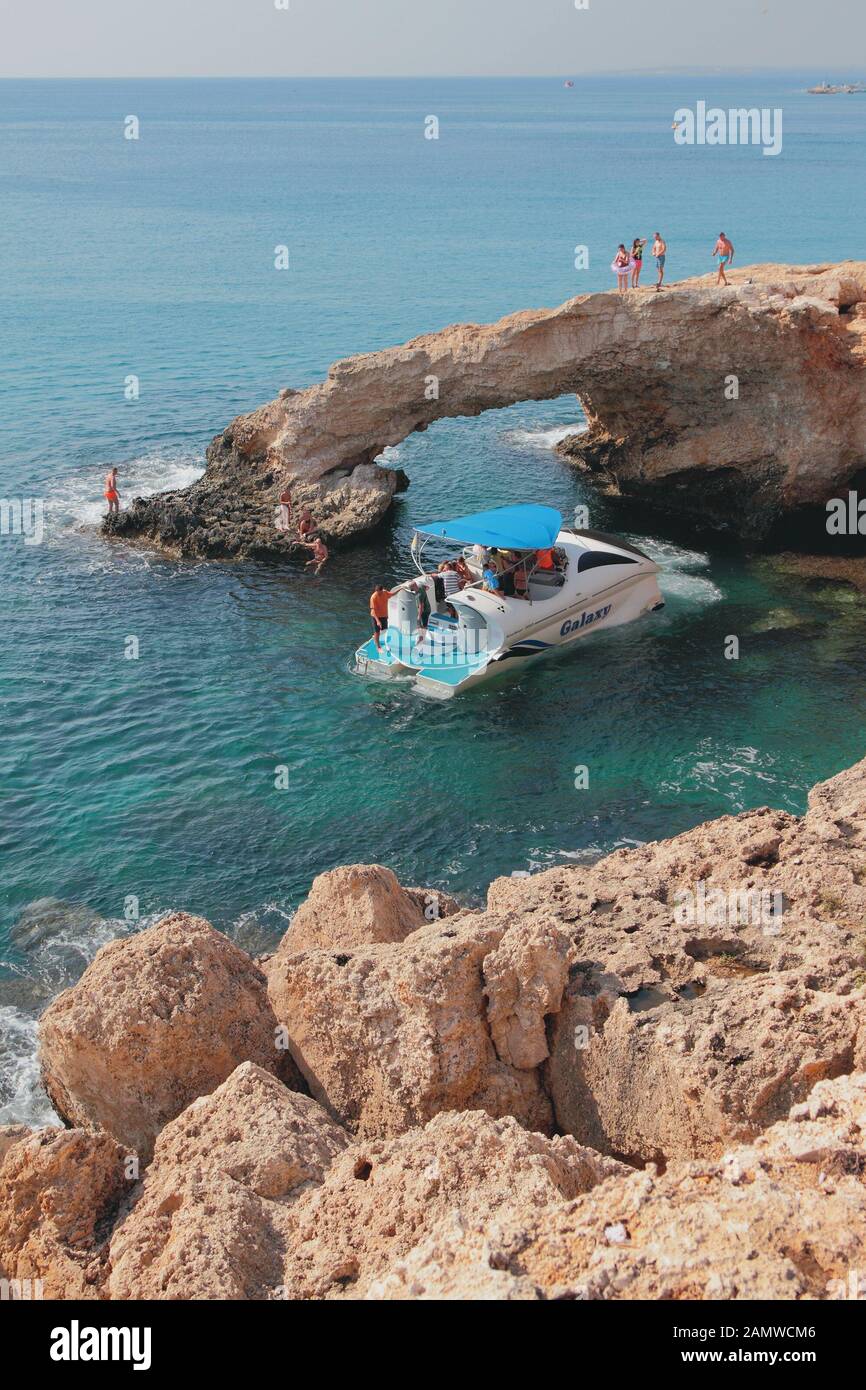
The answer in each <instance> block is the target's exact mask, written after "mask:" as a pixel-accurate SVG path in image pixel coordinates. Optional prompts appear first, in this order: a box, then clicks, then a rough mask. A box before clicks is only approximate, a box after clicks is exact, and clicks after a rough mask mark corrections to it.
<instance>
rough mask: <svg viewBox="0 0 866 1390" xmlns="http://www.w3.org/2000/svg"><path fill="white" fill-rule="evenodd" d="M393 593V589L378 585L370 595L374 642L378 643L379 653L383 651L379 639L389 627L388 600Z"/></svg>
mask: <svg viewBox="0 0 866 1390" xmlns="http://www.w3.org/2000/svg"><path fill="white" fill-rule="evenodd" d="M393 592H394V590H393V589H386V588H385V585H384V584H377V585H376V587H375V589H374V590H373V592H372V594H371V595H370V619H371V621H372V623H373V641H374V642H375V643H376V650H377V651H381V649H382V644H381V642H380V640H379V639H380V637H381V635H382V633H383V632H384V631H385V629H386V627H387V626H388V600H389V598H390V597H391V595H392V593H393Z"/></svg>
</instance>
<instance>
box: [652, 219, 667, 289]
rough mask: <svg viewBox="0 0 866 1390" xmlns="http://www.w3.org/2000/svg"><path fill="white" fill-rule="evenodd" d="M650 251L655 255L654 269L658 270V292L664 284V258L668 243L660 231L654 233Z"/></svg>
mask: <svg viewBox="0 0 866 1390" xmlns="http://www.w3.org/2000/svg"><path fill="white" fill-rule="evenodd" d="M652 253H653V255H654V256H655V260H656V270H657V271H658V279H657V280H656V291H657V292H658V291H659V290H660V289H661V287H662V285H663V284H664V279H665V260H666V258H667V254H668V244H667V242H666V241H665V239H664V237H663V236H662V234H661V232H656V234H655V240H654V241H653V249H652Z"/></svg>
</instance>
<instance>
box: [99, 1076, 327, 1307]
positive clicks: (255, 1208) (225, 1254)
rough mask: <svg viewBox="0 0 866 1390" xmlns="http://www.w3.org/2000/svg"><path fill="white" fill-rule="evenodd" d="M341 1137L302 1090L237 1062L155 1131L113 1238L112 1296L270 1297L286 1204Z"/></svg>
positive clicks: (278, 1270) (314, 1178)
mask: <svg viewBox="0 0 866 1390" xmlns="http://www.w3.org/2000/svg"><path fill="white" fill-rule="evenodd" d="M348 1142H349V1138H348V1135H347V1134H346V1133H345V1131H344V1130H343V1129H341V1127H340V1126H339V1125H337V1124H335V1123H334V1121H333V1120H332V1119H331V1118H330V1116H329V1115H328V1114H327V1113H326V1112H325V1111H324V1110H322V1108H321V1106H319V1105H317V1104H316V1102H315V1101H314V1100H311V1099H310V1098H309V1096H303V1095H300V1094H298V1092H296V1091H290V1090H288V1088H287V1087H286V1086H284V1085H283V1084H282V1083H281V1082H280V1081H279V1080H277V1078H276V1077H274V1076H273V1075H271V1074H270V1073H269V1072H266V1071H264V1070H263V1069H262V1068H261V1067H257V1066H255V1065H253V1064H252V1063H249V1062H247V1063H244V1064H243V1065H242V1066H239V1067H238V1068H237V1070H236V1071H234V1072H233V1073H232V1075H231V1076H230V1077H229V1078H228V1079H227V1080H226V1081H224V1082H223V1084H222V1085H221V1086H219V1087H217V1089H216V1090H215V1091H214V1092H213V1093H212V1094H210V1095H207V1096H202V1097H201V1098H200V1099H199V1100H196V1101H194V1102H193V1103H192V1104H191V1105H190V1106H188V1107H187V1109H186V1110H184V1111H183V1112H182V1113H181V1114H180V1115H178V1116H177V1118H176V1119H174V1120H171V1121H170V1122H169V1123H168V1124H167V1125H166V1126H165V1128H164V1129H163V1131H162V1133H161V1134H160V1136H159V1138H158V1139H157V1141H156V1146H155V1149H154V1156H153V1161H152V1163H151V1164H150V1166H149V1168H148V1169H147V1172H146V1173H145V1175H144V1179H143V1182H142V1183H141V1185H140V1187H139V1188H138V1189H137V1191H136V1192H135V1193H134V1194H133V1196H132V1198H131V1200H130V1204H129V1206H130V1209H129V1211H128V1214H126V1215H125V1217H124V1218H123V1219H122V1220H121V1221H120V1222H119V1224H118V1225H117V1227H116V1229H115V1231H114V1235H113V1237H112V1240H111V1247H110V1262H111V1274H110V1278H109V1282H108V1291H109V1294H110V1296H111V1297H112V1298H183V1299H207V1298H258V1299H261V1298H268V1297H276V1296H278V1295H277V1293H276V1290H278V1289H279V1288H280V1286H281V1284H282V1270H283V1252H284V1246H285V1229H286V1212H287V1206H288V1204H290V1203H291V1202H292V1201H294V1200H296V1199H297V1198H298V1197H299V1196H300V1195H301V1194H303V1192H305V1191H306V1190H307V1189H308V1188H310V1187H311V1186H313V1185H315V1184H318V1183H320V1182H321V1181H322V1178H323V1177H324V1175H325V1173H326V1172H327V1170H328V1168H329V1166H330V1164H331V1163H332V1162H333V1161H334V1159H335V1158H336V1157H337V1156H338V1155H339V1154H340V1153H342V1151H343V1150H344V1149H345V1147H346V1145H347V1144H348Z"/></svg>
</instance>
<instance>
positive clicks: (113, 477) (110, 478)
mask: <svg viewBox="0 0 866 1390" xmlns="http://www.w3.org/2000/svg"><path fill="white" fill-rule="evenodd" d="M103 496H104V497H105V500H106V502H107V503H108V512H109V515H110V514H111V513H112V512H119V511H120V494H119V493H118V491H117V469H116V468H112V469H111V471H110V473H108V475H107V476H106V479H105V492H104V494H103Z"/></svg>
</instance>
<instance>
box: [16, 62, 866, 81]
mask: <svg viewBox="0 0 866 1390" xmlns="http://www.w3.org/2000/svg"><path fill="white" fill-rule="evenodd" d="M804 71H805V69H804V68H801V67H799V66H797V67H789V66H776V65H770V66H763V65H752V66H736V67H734V66H728V65H714V64H713V65H707V64H700V65H697V66H694V67H691V66H688V65H685V64H677V65H674V66H672V67H646V68H639V67H638V68H594V69H583V70H582V69H578V68H573V69H571V70H570V71H569V70H567V69H563V70H562V71H561V72H509V73H483V72H476V73H470V72H466V73H464V72H451V73H449V72H429V73H427V72H425V73H417V72H404V73H393V72H391V73H354V72H322V73H284V72H282V73H281V72H273V73H265V72H263V73H230V72H229V73H112V74H107V73H76V74H72V73H15V74H12V73H0V82H410V81H412V82H423V81H435V82H439V81H443V80H444V81H453V82H509V81H511V82H513V81H518V82H535V81H538V82H541V81H547V80H553V79H558V78H565V79H568V78H569V77H571V78H585V77H590V78H591V77H667V76H672V75H675V74H693V75H695V76H705V75H706V76H724V75H726V74H729V75H735V74H751V73H762V72H771V73H802V72H804ZM842 72H846V73H848V74H849V78H850V74H851V70H850V69H848V68H845V69H842V68H835V67H832V66H825V67H823V68H822V69H821V73H822V75H823V76H828V75H835V74H838V73H842ZM851 80H855V81H856V80H866V70H864V71H863V77H862V78H860V79H858V78H857V77H854V78H853V79H851Z"/></svg>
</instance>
